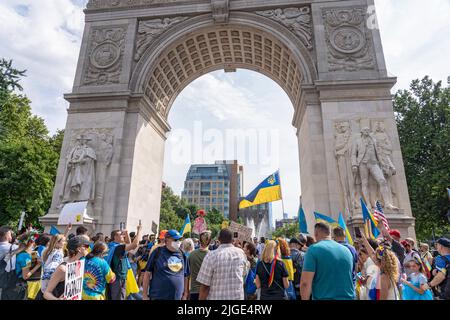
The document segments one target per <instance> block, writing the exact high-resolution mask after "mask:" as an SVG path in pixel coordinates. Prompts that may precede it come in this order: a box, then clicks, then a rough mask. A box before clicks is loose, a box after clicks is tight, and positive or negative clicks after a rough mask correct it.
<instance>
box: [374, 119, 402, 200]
mask: <svg viewBox="0 0 450 320" xmlns="http://www.w3.org/2000/svg"><path fill="white" fill-rule="evenodd" d="M373 135H374V138H375V140H376V141H377V145H378V148H379V150H380V155H379V156H380V162H381V170H382V171H383V174H384V177H385V178H386V180H387V181H388V187H389V191H390V192H391V195H392V196H393V195H394V194H395V190H394V189H395V188H393V186H392V184H393V181H392V179H391V178H392V176H393V175H395V174H396V173H397V171H396V169H395V167H394V163H393V162H392V143H391V140H390V139H389V136H388V135H387V133H386V130H385V126H384V122H383V121H377V122H375V132H374V134H373Z"/></svg>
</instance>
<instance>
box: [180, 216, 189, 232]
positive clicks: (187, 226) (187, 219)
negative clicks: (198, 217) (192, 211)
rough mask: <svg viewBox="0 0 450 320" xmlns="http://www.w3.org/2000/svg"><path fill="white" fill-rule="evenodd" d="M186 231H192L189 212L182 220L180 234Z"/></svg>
mask: <svg viewBox="0 0 450 320" xmlns="http://www.w3.org/2000/svg"><path fill="white" fill-rule="evenodd" d="M188 232H192V225H191V217H190V216H189V213H188V214H187V215H186V219H185V220H184V225H183V227H182V228H181V231H180V234H181V235H182V236H183V235H184V234H185V233H188Z"/></svg>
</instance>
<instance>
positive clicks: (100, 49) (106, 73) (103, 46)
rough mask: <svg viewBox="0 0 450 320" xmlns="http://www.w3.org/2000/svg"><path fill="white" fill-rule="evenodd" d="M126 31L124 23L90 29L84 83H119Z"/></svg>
mask: <svg viewBox="0 0 450 320" xmlns="http://www.w3.org/2000/svg"><path fill="white" fill-rule="evenodd" d="M126 33H127V26H126V25H124V26H112V27H99V28H95V27H94V28H93V29H92V31H91V35H90V38H89V43H90V45H89V48H88V51H87V56H88V59H87V62H86V69H85V72H84V77H83V84H84V85H105V84H112V83H119V77H120V74H121V71H122V60H123V51H124V42H125V36H126Z"/></svg>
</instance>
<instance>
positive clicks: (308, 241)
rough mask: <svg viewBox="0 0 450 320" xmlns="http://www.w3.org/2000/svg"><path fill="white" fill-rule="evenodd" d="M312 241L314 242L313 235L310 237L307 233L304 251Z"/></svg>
mask: <svg viewBox="0 0 450 320" xmlns="http://www.w3.org/2000/svg"><path fill="white" fill-rule="evenodd" d="M314 243H316V240H315V239H314V238H313V237H311V236H310V235H307V236H306V245H305V251H306V250H308V248H309V247H311V246H312V245H313V244H314Z"/></svg>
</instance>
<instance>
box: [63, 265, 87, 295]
mask: <svg viewBox="0 0 450 320" xmlns="http://www.w3.org/2000/svg"><path fill="white" fill-rule="evenodd" d="M83 277H84V260H78V261H75V262H71V263H68V264H66V282H65V287H64V300H81V295H82V293H83Z"/></svg>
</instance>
